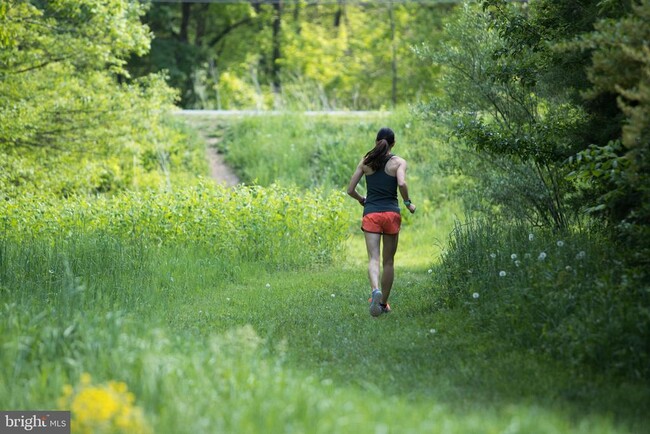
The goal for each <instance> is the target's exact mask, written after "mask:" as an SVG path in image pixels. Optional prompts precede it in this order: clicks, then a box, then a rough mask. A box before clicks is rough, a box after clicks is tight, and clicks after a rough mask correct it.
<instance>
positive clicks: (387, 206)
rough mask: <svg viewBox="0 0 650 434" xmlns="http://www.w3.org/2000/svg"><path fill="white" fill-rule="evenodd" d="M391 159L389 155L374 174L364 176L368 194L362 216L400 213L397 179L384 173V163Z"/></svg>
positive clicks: (391, 156)
mask: <svg viewBox="0 0 650 434" xmlns="http://www.w3.org/2000/svg"><path fill="white" fill-rule="evenodd" d="M391 158H393V155H389V156H388V158H386V160H385V161H384V163H383V164H382V165H381V168H379V169H378V170H376V171H375V173H373V174H372V175H366V187H367V190H368V192H367V195H366V203H365V205H364V207H363V215H366V214H370V213H373V212H385V211H394V212H400V211H399V205H398V201H397V178H396V177H395V176H390V175H389V174H387V173H386V163H388V160H390V159H391Z"/></svg>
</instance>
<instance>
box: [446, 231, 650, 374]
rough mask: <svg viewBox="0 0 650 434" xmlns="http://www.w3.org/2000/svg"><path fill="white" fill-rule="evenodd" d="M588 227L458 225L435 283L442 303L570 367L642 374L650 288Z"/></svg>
mask: <svg viewBox="0 0 650 434" xmlns="http://www.w3.org/2000/svg"><path fill="white" fill-rule="evenodd" d="M612 247H613V246H611V244H610V243H609V242H608V241H607V240H606V239H605V238H604V236H603V235H601V234H599V231H598V230H597V229H595V228H591V229H590V230H584V231H573V232H566V233H558V232H552V231H543V230H540V229H530V228H526V227H525V226H523V225H522V226H513V225H503V224H500V223H498V222H495V221H488V220H482V219H481V220H471V221H469V222H468V223H466V224H464V225H460V224H458V225H457V226H456V228H455V230H454V231H453V233H452V235H451V237H450V239H449V245H448V250H447V252H446V254H445V255H444V257H443V261H442V264H441V266H440V273H439V274H438V275H437V276H436V279H437V285H441V286H442V287H444V288H445V290H444V292H443V297H442V298H441V300H440V301H441V304H443V305H446V306H449V307H453V308H462V309H466V310H467V312H468V313H469V314H470V316H471V317H472V318H473V319H474V320H475V321H477V323H478V324H480V325H481V327H484V328H486V329H488V330H490V331H491V332H492V333H494V334H495V335H498V336H502V337H503V338H504V339H508V340H511V341H514V342H516V343H517V344H518V345H520V346H522V347H528V348H534V349H536V350H539V351H544V352H546V353H548V354H551V355H553V356H555V357H557V358H558V359H560V360H563V361H565V362H568V363H569V364H571V365H572V366H574V367H577V368H581V367H586V366H589V367H591V368H594V369H597V370H599V371H605V372H610V373H615V374H617V375H623V376H628V377H631V378H647V377H648V374H650V372H649V371H648V360H649V357H650V333H649V331H650V316H649V315H648V312H649V309H650V297H649V296H648V294H649V292H648V287H647V283H644V280H643V273H641V272H640V271H641V270H638V271H639V272H636V273H635V272H634V270H633V269H630V268H629V267H626V266H625V262H624V257H622V256H621V251H620V250H618V249H613V248H612Z"/></svg>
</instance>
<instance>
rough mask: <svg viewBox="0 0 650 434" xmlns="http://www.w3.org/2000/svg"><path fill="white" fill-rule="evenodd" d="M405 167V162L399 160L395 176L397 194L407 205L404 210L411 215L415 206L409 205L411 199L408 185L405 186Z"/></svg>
mask: <svg viewBox="0 0 650 434" xmlns="http://www.w3.org/2000/svg"><path fill="white" fill-rule="evenodd" d="M406 166H407V165H406V160H403V159H400V162H399V165H398V166H397V173H396V174H395V176H396V177H397V187H398V188H399V193H400V194H401V195H402V199H403V200H404V202H407V203H408V205H407V206H406V208H408V210H409V211H410V212H411V214H413V213H414V212H415V205H413V204H412V203H410V202H411V198H410V197H409V188H408V185H406Z"/></svg>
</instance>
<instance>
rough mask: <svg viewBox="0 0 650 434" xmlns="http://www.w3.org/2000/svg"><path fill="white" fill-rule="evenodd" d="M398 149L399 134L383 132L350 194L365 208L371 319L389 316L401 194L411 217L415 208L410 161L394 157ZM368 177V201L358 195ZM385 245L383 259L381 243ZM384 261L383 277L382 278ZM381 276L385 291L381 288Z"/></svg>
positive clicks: (354, 179)
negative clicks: (408, 177) (408, 179)
mask: <svg viewBox="0 0 650 434" xmlns="http://www.w3.org/2000/svg"><path fill="white" fill-rule="evenodd" d="M394 145H395V133H394V132H393V130H391V129H390V128H382V129H380V130H379V132H378V133H377V139H376V140H375V147H374V148H373V149H372V150H370V151H369V152H368V153H367V154H366V155H365V156H364V157H363V159H362V160H361V161H360V162H359V165H358V166H357V169H356V170H355V171H354V174H353V175H352V178H351V179H350V184H349V185H348V194H349V195H350V196H352V197H353V198H355V199H356V200H357V201H359V203H360V204H361V205H362V206H363V220H362V222H361V230H363V232H364V235H365V238H366V249H367V250H368V279H369V280H370V290H371V295H370V315H372V316H379V315H381V314H382V313H389V312H390V306H389V305H388V297H389V296H390V290H391V288H392V287H393V278H394V276H395V268H394V258H395V252H396V251H397V242H398V240H399V230H400V225H401V223H402V216H401V215H400V208H399V204H398V200H397V190H398V189H399V192H400V194H401V196H402V199H403V200H404V206H406V207H407V208H408V210H409V211H410V212H411V213H414V212H415V205H413V203H412V202H411V199H410V198H409V193H408V187H407V186H406V161H405V160H404V159H403V158H400V157H398V156H397V155H393V154H392V153H391V151H392V149H393V146H394ZM363 175H365V176H366V189H367V195H366V197H363V196H361V195H360V194H359V193H357V185H358V184H359V181H361V177H362V176H363ZM382 240H383V242H384V248H383V252H382V253H381V257H380V247H381V242H382ZM380 260H382V261H381V262H382V265H383V273H381V274H380ZM380 276H381V287H380V286H379V283H380Z"/></svg>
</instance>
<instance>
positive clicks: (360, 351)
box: [0, 232, 649, 433]
mask: <svg viewBox="0 0 650 434" xmlns="http://www.w3.org/2000/svg"><path fill="white" fill-rule="evenodd" d="M406 233H407V232H405V234H406ZM360 239H361V236H360V235H359V234H355V235H354V236H353V237H352V239H351V241H350V243H349V246H350V252H349V261H347V262H346V263H344V264H338V265H337V266H334V267H331V266H328V267H321V268H317V269H312V270H309V271H307V270H304V269H300V270H295V271H289V270H288V271H279V272H269V271H268V270H264V269H262V268H260V267H258V266H257V265H256V264H248V265H247V264H241V265H240V267H239V268H238V269H237V270H231V269H223V267H221V266H220V261H219V259H218V258H215V257H210V256H208V255H205V254H202V252H201V251H200V250H197V249H191V248H180V247H179V248H176V249H164V248H163V249H154V250H153V251H147V252H140V251H137V250H133V249H132V248H130V247H128V246H124V245H120V244H119V243H116V244H106V243H98V244H94V243H93V242H92V240H85V241H84V240H83V239H80V240H78V242H77V243H76V247H75V251H76V252H77V253H79V252H84V257H83V258H77V260H76V262H75V263H76V266H74V267H70V268H67V269H64V270H62V272H61V273H59V272H54V276H55V279H54V280H52V281H50V283H49V284H48V286H43V283H44V282H46V281H45V280H42V276H39V273H38V272H34V271H32V272H30V271H29V270H48V269H50V267H52V266H53V265H57V264H61V262H60V258H66V257H69V255H70V254H71V253H72V248H71V247H69V246H68V247H67V248H63V247H61V248H60V249H58V250H57V249H55V250H49V248H47V247H43V246H38V245H34V246H29V245H22V246H12V245H9V244H5V245H4V246H3V249H2V250H3V252H4V254H3V267H4V268H3V269H4V270H5V272H4V274H3V282H2V290H1V291H2V295H3V307H2V309H3V315H2V317H1V318H2V319H1V320H0V336H2V338H1V342H0V344H1V345H2V348H3V352H2V355H1V356H0V360H1V361H2V365H3V368H4V369H3V371H2V373H1V374H0V402H2V408H4V409H18V408H53V407H55V406H56V402H57V398H58V397H59V396H60V395H61V393H62V392H61V391H62V388H63V386H64V384H67V383H71V384H73V385H74V384H77V383H78V381H79V376H80V374H81V373H82V372H88V373H90V374H91V375H92V377H93V379H94V380H95V381H96V382H97V383H102V382H106V381H109V380H116V381H124V382H125V383H126V384H127V385H128V388H129V390H130V391H132V392H133V393H134V394H135V399H136V401H135V403H136V404H137V405H138V406H140V407H142V408H143V409H144V412H145V417H146V420H147V421H148V423H149V424H150V425H151V427H152V428H153V432H156V433H167V432H169V433H184V432H187V433H196V432H206V433H207V432H292V431H294V432H323V433H325V432H362V433H365V432H368V433H371V432H400V433H401V432H434V433H435V432H440V433H448V432H452V433H455V432H457V433H468V432H504V431H508V430H510V431H512V432H521V433H531V432H532V433H536V432H539V433H555V432H561V433H563V432H564V433H573V432H584V433H592V432H603V433H609V432H622V433H624V432H642V431H641V428H640V427H641V426H642V425H641V424H642V422H644V421H645V422H647V416H646V415H645V414H644V413H643V412H642V411H641V409H642V408H643V406H644V405H647V403H648V402H649V396H648V390H647V388H644V387H643V386H642V385H633V384H616V383H615V382H613V381H612V380H607V379H601V378H598V377H596V376H591V375H589V374H587V373H583V374H582V375H577V374H576V371H572V370H569V369H567V368H566V367H564V366H562V365H560V364H558V363H557V362H554V361H552V360H550V359H548V358H547V357H545V356H543V355H541V354H539V353H536V352H529V351H526V350H525V349H522V348H518V347H516V346H512V345H511V344H509V343H508V341H507V340H503V341H501V340H499V339H495V338H494V336H493V335H491V334H488V333H484V332H482V331H481V330H480V328H479V327H477V324H476V323H474V322H472V321H471V319H470V318H469V317H468V316H467V315H466V314H465V313H464V312H463V311H462V310H441V309H439V308H438V306H439V303H437V300H438V298H439V295H440V288H437V287H435V286H434V284H433V282H434V279H433V278H432V275H431V274H429V273H428V269H427V267H428V266H429V265H428V264H427V261H422V262H420V263H417V261H416V260H415V258H416V257H417V256H416V255H414V254H413V253H412V252H414V250H413V249H412V247H413V246H412V245H410V244H409V243H410V242H411V241H409V237H404V239H403V240H402V242H403V244H402V246H401V247H403V253H404V255H403V257H402V259H405V261H402V262H400V256H399V255H400V254H399V253H398V268H397V278H396V282H395V289H394V293H393V295H392V299H391V303H392V306H393V310H394V312H393V313H392V314H390V315H387V316H383V317H380V318H378V319H373V318H371V317H370V316H369V315H368V312H367V296H368V289H367V288H366V286H367V281H366V277H365V265H364V263H363V262H364V261H363V258H364V256H365V252H364V251H363V250H360V249H359V248H358V246H359V245H360V243H359V241H360ZM82 246H85V248H81V247H82ZM92 246H96V247H97V248H101V251H95V252H92V251H91V250H92ZM355 246H356V247H355ZM14 249H15V250H14ZM18 249H21V251H24V249H27V250H28V251H29V250H30V249H31V254H29V255H24V256H22V258H23V260H25V261H27V260H28V262H29V263H23V264H19V263H17V262H18V259H15V258H20V257H21V256H19V255H17V254H15V252H16V251H17V250H18ZM7 258H14V259H11V261H12V262H11V263H7V262H5V260H6V259H7ZM57 258H59V259H57ZM120 258H121V261H118V262H116V259H120ZM360 258H361V259H360ZM407 259H408V260H407ZM409 262H411V263H412V264H409ZM7 269H11V270H12V272H13V274H11V273H7V272H6V271H7ZM21 269H22V270H24V272H23V273H22V278H21V276H20V275H19V273H17V272H18V271H20V270H21ZM25 278H26V279H25ZM20 279H22V280H20ZM19 280H20V282H19ZM16 287H20V290H15V289H11V290H10V289H9V288H16Z"/></svg>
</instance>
